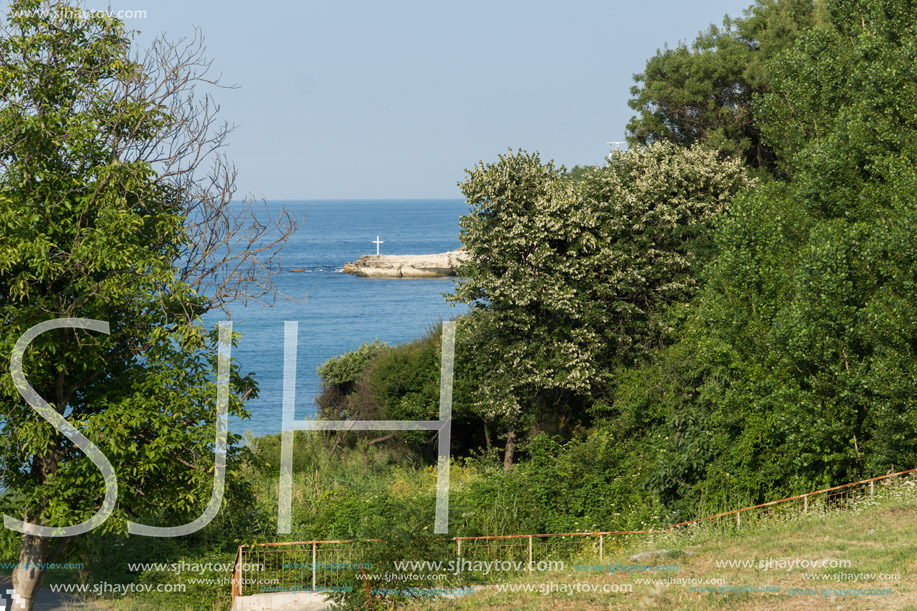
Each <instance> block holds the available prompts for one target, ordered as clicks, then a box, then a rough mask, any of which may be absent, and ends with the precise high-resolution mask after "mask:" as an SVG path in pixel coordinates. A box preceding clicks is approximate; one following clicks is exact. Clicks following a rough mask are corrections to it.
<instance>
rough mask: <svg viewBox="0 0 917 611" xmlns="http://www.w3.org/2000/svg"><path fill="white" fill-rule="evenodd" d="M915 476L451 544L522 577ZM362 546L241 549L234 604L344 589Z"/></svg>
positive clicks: (777, 517) (846, 501)
mask: <svg viewBox="0 0 917 611" xmlns="http://www.w3.org/2000/svg"><path fill="white" fill-rule="evenodd" d="M915 472H917V469H909V470H907V471H899V472H897V473H890V474H888V475H881V476H879V477H873V478H869V479H864V480H860V481H858V482H851V483H848V484H842V485H840V486H834V487H832V488H824V489H822V490H815V491H813V492H807V493H805V494H799V495H796V496H792V497H788V498H785V499H779V500H776V501H770V502H768V503H761V504H759V505H753V506H750V507H742V508H741V509H734V510H732V511H726V512H723V513H718V514H715V515H710V516H705V517H703V518H698V519H696V520H687V521H685V522H679V523H677V524H672V525H671V526H669V527H668V528H664V529H656V530H631V531H600V532H583V533H558V534H529V535H496V536H481V537H453V540H454V541H455V556H456V558H457V559H464V560H468V561H470V562H476V561H480V562H485V561H490V562H492V561H494V560H499V561H506V562H508V563H510V565H511V566H513V567H519V568H518V570H519V571H523V572H532V571H533V570H535V569H536V568H538V563H539V562H542V561H545V562H546V561H550V560H564V561H570V560H577V559H591V558H599V559H604V558H605V557H606V556H607V555H609V554H612V553H614V552H616V551H618V550H620V549H623V548H625V547H628V546H629V543H630V541H632V540H634V539H635V538H640V537H642V536H645V535H650V534H663V533H666V532H668V533H672V532H675V531H676V530H680V529H684V528H688V527H692V526H700V525H709V526H710V527H712V528H714V529H719V530H723V531H734V530H737V529H744V528H747V527H749V526H751V525H754V524H759V523H763V522H778V521H784V520H790V519H794V518H796V517H798V516H799V515H801V514H807V513H816V512H826V511H833V510H840V509H846V508H849V507H851V505H853V504H855V503H856V502H857V501H858V500H860V499H863V498H868V497H869V496H871V495H874V494H875V492H876V486H877V485H881V484H882V483H884V482H886V481H887V480H890V479H892V478H897V477H901V476H904V475H910V474H914V473H915ZM375 541H378V540H375ZM358 543H359V542H357V541H350V540H347V541H298V542H290V543H261V544H256V545H242V546H239V549H238V552H237V553H236V560H235V564H234V569H233V572H232V596H233V599H235V597H236V596H245V595H249V594H257V593H262V592H271V591H276V592H280V591H291V590H292V591H295V590H300V591H302V590H309V589H310V588H311V590H312V591H320V590H321V589H322V588H333V587H335V586H338V585H343V584H342V581H341V573H342V572H343V571H345V570H348V569H353V568H354V567H355V566H358V565H360V563H361V560H362V558H363V554H364V551H363V548H362V547H361V546H359V545H358ZM510 565H508V566H510ZM350 585H353V584H350Z"/></svg>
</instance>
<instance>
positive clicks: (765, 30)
mask: <svg viewBox="0 0 917 611" xmlns="http://www.w3.org/2000/svg"><path fill="white" fill-rule="evenodd" d="M823 21H824V8H823V6H822V5H821V4H820V3H819V2H817V1H816V2H813V1H812V0H756V2H755V4H754V5H753V6H751V7H749V8H748V9H746V11H745V17H744V18H738V19H732V18H729V17H728V16H727V17H726V18H725V19H724V20H723V27H722V28H718V27H716V26H713V25H711V26H710V28H709V29H708V30H707V31H706V32H702V33H701V34H700V35H699V36H698V37H697V38H696V39H695V41H694V42H693V43H692V44H691V46H690V47H689V46H688V45H686V44H684V43H681V44H679V45H678V46H677V47H676V48H674V49H669V48H666V49H664V50H662V51H658V52H657V53H656V55H655V56H654V57H652V58H650V59H649V61H647V63H646V68H645V70H644V71H643V72H642V73H641V74H637V75H635V76H634V80H635V81H636V82H637V83H638V85H636V86H634V87H633V88H632V89H631V94H632V95H633V96H634V97H633V98H632V99H631V100H630V102H629V105H630V107H631V108H633V109H634V110H635V111H637V113H638V114H637V115H636V116H635V117H633V118H632V119H631V121H630V123H628V125H627V133H628V140H629V141H630V142H631V144H632V145H633V144H648V143H650V142H656V141H668V142H674V143H676V144H681V145H683V146H691V145H693V144H695V143H703V144H705V145H706V146H708V147H712V148H716V149H718V150H720V151H722V152H723V153H725V154H728V155H733V156H737V157H739V158H741V159H743V160H744V161H745V163H746V164H748V165H749V166H750V167H753V168H766V169H768V170H773V169H775V164H776V156H775V151H774V149H773V148H772V147H771V146H769V145H768V143H767V142H765V141H764V140H763V139H762V137H761V133H760V127H759V125H758V122H757V121H756V118H755V112H754V104H753V101H754V99H755V97H756V96H759V95H761V94H762V93H764V92H766V91H769V85H768V83H769V77H768V72H767V69H766V68H765V66H766V65H767V62H768V60H770V59H771V58H773V57H774V56H776V55H777V54H778V53H779V52H780V51H782V50H783V49H786V48H789V47H790V46H792V44H793V42H794V40H795V39H796V38H797V36H798V35H799V34H800V33H801V32H805V31H808V30H810V29H812V28H813V27H814V26H815V24H816V23H819V22H823Z"/></svg>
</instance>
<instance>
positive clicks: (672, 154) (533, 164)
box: [450, 143, 751, 469]
mask: <svg viewBox="0 0 917 611" xmlns="http://www.w3.org/2000/svg"><path fill="white" fill-rule="evenodd" d="M750 184H751V182H750V181H749V180H748V178H747V177H746V175H745V172H744V170H743V169H742V167H741V165H740V164H739V162H738V161H734V160H727V161H720V160H719V159H718V158H717V155H716V153H715V152H712V151H707V150H702V149H700V148H695V149H690V150H689V149H682V148H679V147H677V146H675V145H672V144H662V143H660V144H655V145H652V146H649V147H644V148H638V149H634V150H632V151H630V152H627V153H621V154H616V155H615V156H614V157H613V158H612V160H611V162H610V163H609V164H608V165H607V166H606V167H604V168H601V169H595V170H593V171H591V172H589V173H587V174H586V175H585V176H584V177H583V178H582V180H580V181H578V182H576V183H575V184H574V183H573V182H572V181H570V180H568V179H567V178H566V177H565V175H564V174H563V173H562V171H561V170H558V169H557V168H555V167H554V165H553V164H552V163H548V164H542V163H541V161H540V159H539V157H538V155H537V154H536V155H529V154H525V153H518V154H509V155H505V156H501V157H500V160H499V161H498V162H497V163H494V164H492V165H486V166H485V165H483V164H480V165H479V166H477V167H476V168H474V170H472V171H470V172H469V177H468V179H467V180H466V181H465V182H464V183H463V184H462V190H463V192H464V194H465V196H466V197H467V198H468V202H469V204H470V205H471V214H470V215H468V216H466V217H463V218H462V221H461V226H462V232H461V239H462V242H463V243H464V244H465V247H466V249H467V251H468V253H469V255H470V258H469V260H468V262H467V263H466V264H464V265H463V267H462V269H461V270H460V275H461V276H463V277H464V278H463V280H462V281H461V282H460V283H459V285H458V287H457V289H456V293H455V294H454V295H453V296H451V297H450V299H452V300H453V301H460V302H464V303H468V304H470V305H471V306H472V307H473V311H472V313H471V316H470V317H469V318H468V319H467V320H463V327H462V332H463V333H468V334H469V336H470V337H471V338H472V339H471V340H470V341H471V343H472V344H473V345H474V350H473V354H474V367H475V368H476V370H475V371H474V372H473V373H472V372H466V375H470V376H472V378H473V379H477V380H478V381H479V383H480V385H481V390H480V394H479V397H478V400H477V406H478V409H479V410H480V413H481V414H482V416H483V417H484V418H485V420H489V421H494V422H498V423H499V424H500V426H501V427H503V428H504V430H505V432H506V434H507V443H506V449H505V453H504V466H505V468H507V469H508V468H510V466H511V465H512V460H513V452H514V444H515V436H516V429H517V427H518V426H519V425H520V424H522V423H523V422H524V420H525V419H526V418H528V417H531V416H533V415H537V413H538V412H539V411H540V412H544V413H549V414H551V418H552V419H553V420H559V419H564V418H574V419H575V418H581V417H582V415H583V412H584V407H585V405H586V404H587V402H588V400H589V398H590V397H593V396H594V395H595V394H596V393H597V392H599V391H602V390H604V389H605V388H606V387H607V385H608V383H609V382H610V381H611V371H612V369H613V368H614V367H616V366H623V365H626V364H628V363H632V362H634V361H635V360H637V359H639V358H641V357H642V356H643V355H644V354H646V352H647V351H648V350H651V349H652V348H653V347H654V346H657V345H659V343H660V342H662V341H664V339H665V335H666V333H667V331H668V330H667V323H666V322H665V317H664V316H663V315H662V314H663V310H664V309H666V308H668V307H671V306H672V304H676V303H684V302H686V301H687V300H689V299H690V297H691V296H692V295H693V293H694V290H695V285H696V283H695V280H694V275H695V273H696V270H695V269H694V268H695V265H696V264H697V263H700V262H702V259H703V257H700V258H698V254H699V253H701V252H702V251H703V250H704V247H703V236H704V234H705V232H706V231H707V229H708V228H709V225H710V223H711V222H712V220H713V218H714V217H715V216H716V214H717V213H718V212H719V211H721V210H722V209H723V208H724V207H725V206H726V205H727V203H728V202H729V200H730V199H731V198H732V197H733V196H734V195H735V194H736V193H737V192H739V191H741V190H743V189H745V188H747V187H748V186H750Z"/></svg>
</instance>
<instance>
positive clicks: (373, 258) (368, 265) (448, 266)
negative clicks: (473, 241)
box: [342, 249, 468, 278]
mask: <svg viewBox="0 0 917 611" xmlns="http://www.w3.org/2000/svg"><path fill="white" fill-rule="evenodd" d="M467 258H468V255H467V254H466V253H465V251H464V250H462V249H459V250H453V251H451V252H444V253H439V254H433V255H363V256H362V257H360V258H359V259H357V260H356V261H354V262H352V263H348V264H346V265H345V266H344V269H343V270H342V271H343V273H345V274H353V275H355V276H362V277H365V278H443V277H446V276H455V275H456V274H455V268H456V266H457V265H458V263H459V262H460V261H463V260H465V259H467Z"/></svg>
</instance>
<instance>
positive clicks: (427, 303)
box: [206, 200, 468, 435]
mask: <svg viewBox="0 0 917 611" xmlns="http://www.w3.org/2000/svg"><path fill="white" fill-rule="evenodd" d="M281 206H286V207H287V208H288V209H290V210H293V211H296V212H304V213H306V214H307V215H308V216H307V218H306V221H305V224H304V225H303V227H302V228H301V229H300V230H299V231H298V232H297V233H296V234H295V235H294V236H293V237H292V238H291V239H290V241H289V242H288V243H287V245H286V247H285V248H284V250H283V253H282V264H283V268H282V271H281V272H280V273H279V274H278V275H277V276H276V277H275V283H276V284H277V286H278V287H279V288H280V290H281V291H282V292H283V293H285V294H286V295H289V296H290V297H292V298H294V299H296V300H298V301H282V300H278V301H277V303H276V304H275V305H274V306H272V307H263V306H261V305H252V304H250V305H249V306H248V307H242V306H241V305H236V306H235V307H233V308H232V312H231V314H232V321H233V330H235V331H238V332H240V333H242V339H241V341H240V343H239V345H238V346H237V347H236V348H235V349H234V350H233V357H234V358H236V359H237V360H238V361H239V364H240V365H241V369H242V371H243V373H248V372H253V373H254V374H255V377H256V379H257V380H258V383H259V386H260V390H261V395H260V396H259V397H258V398H257V399H255V400H253V401H250V402H249V403H248V408H249V411H251V412H252V417H251V418H250V419H248V420H245V421H238V420H234V421H233V422H231V424H230V429H231V430H232V431H233V432H236V433H241V432H243V431H251V432H252V433H254V434H255V435H265V434H269V433H279V432H280V428H281V413H282V412H281V405H282V404H281V398H282V392H283V326H284V321H287V320H296V321H299V345H298V366H297V373H296V382H297V383H296V417H297V418H298V419H301V418H305V417H308V416H311V415H313V414H314V413H315V396H316V395H317V394H318V393H319V392H320V390H321V381H320V379H319V377H318V375H317V374H316V372H315V370H316V368H317V367H318V366H319V365H321V364H322V363H324V362H325V361H326V360H328V359H329V358H331V357H333V356H337V355H339V354H342V353H344V352H347V351H350V350H354V349H356V348H357V347H359V346H360V344H362V343H364V342H371V341H373V339H376V338H378V339H380V340H382V341H384V342H388V343H390V344H396V343H401V342H405V341H409V340H411V339H413V338H415V337H418V336H420V335H423V333H424V331H425V330H426V329H427V328H429V326H431V325H432V324H435V323H436V322H437V321H439V320H441V319H449V318H451V317H454V316H456V315H458V314H461V313H463V312H465V309H464V308H463V307H453V306H450V305H449V304H448V303H446V301H445V299H444V298H443V296H442V294H443V293H450V292H452V289H453V282H454V280H453V279H451V278H428V279H416V280H411V279H375V278H357V277H355V276H351V275H349V274H342V273H339V270H340V269H341V268H342V267H343V266H344V264H345V263H347V262H348V261H355V260H356V259H357V258H359V257H360V255H366V254H375V252H376V245H375V244H373V241H374V240H375V239H376V236H377V235H378V236H380V237H381V239H382V240H383V242H384V244H382V245H381V252H382V254H392V255H401V254H427V253H438V252H446V251H449V250H453V249H455V248H458V247H459V246H461V243H460V242H459V240H458V233H459V227H458V221H459V217H460V216H462V215H463V214H466V213H467V212H468V206H467V204H466V203H465V202H464V201H463V200H368V201H367V200H334V201H311V200H310V201H273V202H268V207H269V209H271V210H278V209H279V208H280V207H281ZM291 268H301V269H304V270H305V272H291V271H290V269H291ZM222 318H223V317H222V316H208V317H207V319H206V322H207V323H208V324H214V323H215V322H216V321H217V320H221V319H222Z"/></svg>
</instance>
